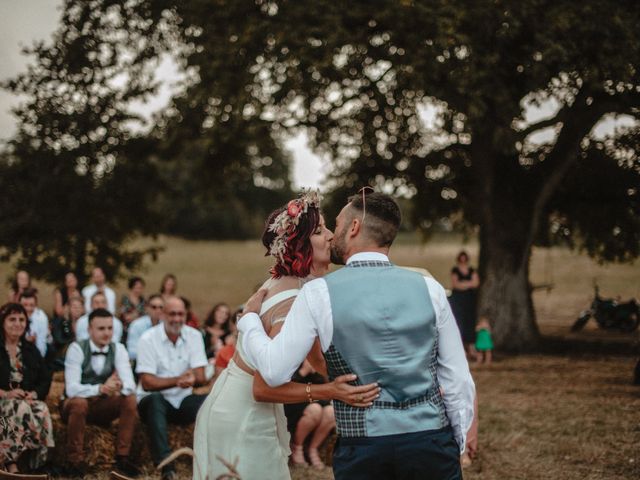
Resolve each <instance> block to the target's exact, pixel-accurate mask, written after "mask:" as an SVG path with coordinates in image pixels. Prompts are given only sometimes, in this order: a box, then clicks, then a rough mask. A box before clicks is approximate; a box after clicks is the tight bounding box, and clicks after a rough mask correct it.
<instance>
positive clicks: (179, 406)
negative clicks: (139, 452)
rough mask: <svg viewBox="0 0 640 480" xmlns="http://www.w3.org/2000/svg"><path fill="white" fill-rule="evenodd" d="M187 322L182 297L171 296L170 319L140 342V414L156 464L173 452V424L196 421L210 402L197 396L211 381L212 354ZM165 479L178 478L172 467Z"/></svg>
mask: <svg viewBox="0 0 640 480" xmlns="http://www.w3.org/2000/svg"><path fill="white" fill-rule="evenodd" d="M186 320H187V309H186V307H185V304H184V302H183V301H182V299H180V298H178V297H172V298H169V299H168V300H167V301H166V303H165V308H164V321H162V322H160V323H159V324H158V325H156V326H155V327H152V328H150V329H149V330H147V331H146V332H144V334H143V335H142V337H141V338H140V341H139V342H138V349H137V350H138V351H137V356H138V360H137V363H136V372H137V373H138V377H139V379H140V380H139V383H138V390H137V394H138V411H139V412H140V418H141V419H142V421H143V422H144V423H145V424H146V426H147V431H148V433H149V441H150V447H151V457H152V459H153V462H154V464H155V465H158V464H159V463H160V462H162V460H164V459H165V458H166V457H167V456H168V455H169V454H170V453H171V449H170V448H169V439H168V435H167V423H168V422H171V423H178V424H189V423H192V422H194V421H195V419H196V415H197V413H198V410H199V409H200V405H202V402H204V399H205V398H206V395H195V394H193V387H194V386H198V385H204V384H205V383H206V380H205V376H204V367H205V366H206V365H207V356H206V354H205V351H204V342H203V341H202V334H201V333H200V332H199V331H198V330H196V329H195V328H191V327H189V326H187V325H185V322H186ZM162 478H163V480H172V479H175V478H177V476H176V472H175V469H174V467H173V465H172V464H169V465H166V466H165V467H163V469H162Z"/></svg>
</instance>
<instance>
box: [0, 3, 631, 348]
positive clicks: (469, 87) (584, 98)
mask: <svg viewBox="0 0 640 480" xmlns="http://www.w3.org/2000/svg"><path fill="white" fill-rule="evenodd" d="M639 22H640V6H639V5H638V4H637V2H634V1H622V2H621V1H614V0H597V1H596V0H587V1H584V2H573V1H551V0H524V1H522V0H521V1H515V0H497V1H496V0H477V1H472V2H465V3H464V4H460V2H454V1H451V0H423V1H408V0H407V1H390V0H376V1H353V2H349V3H347V4H345V3H341V2H332V1H324V0H319V1H314V2H308V1H285V0H282V1H275V0H273V1H268V0H255V1H250V2H238V1H228V0H217V1H215V2H211V1H203V0H189V1H181V2H176V1H168V0H154V1H151V0H129V1H115V0H91V1H81V0H66V1H65V3H64V13H63V16H62V22H61V24H60V27H59V29H58V31H57V32H56V34H55V38H54V42H53V44H51V45H49V44H47V45H45V44H37V45H35V46H34V47H33V48H32V49H30V51H29V52H28V53H29V54H30V55H31V56H32V58H33V62H32V66H31V67H30V68H29V70H28V71H27V72H25V73H24V74H23V75H20V76H19V77H18V78H15V79H13V80H11V81H9V82H7V84H6V85H5V87H6V88H8V89H9V90H10V91H12V92H14V93H15V94H19V95H23V96H24V97H25V98H26V99H27V100H26V101H25V102H24V104H23V105H22V106H21V107H20V108H19V109H18V110H17V111H16V114H17V117H18V121H19V131H18V133H17V134H16V136H15V137H14V138H13V139H12V140H11V142H10V143H9V145H8V147H7V149H5V152H4V153H3V157H2V162H1V166H0V168H1V169H2V171H1V172H0V174H1V176H0V178H1V180H0V182H1V183H0V187H1V188H2V190H3V192H10V193H9V194H8V195H5V198H4V199H3V200H2V202H3V205H2V207H3V208H2V213H0V215H1V217H0V232H2V236H1V238H2V240H1V241H0V243H1V244H2V248H3V249H4V252H5V253H6V255H13V256H17V258H18V261H17V262H18V265H21V266H27V265H28V266H30V268H31V271H33V272H34V274H36V275H41V276H44V277H46V276H48V275H49V276H51V277H55V278H56V279H57V278H60V272H61V271H62V270H63V269H68V268H70V269H74V270H76V271H77V272H78V273H79V274H80V275H81V276H82V277H84V274H85V273H86V272H87V269H88V265H91V264H101V265H104V266H105V267H106V268H105V270H106V271H107V274H108V275H109V276H110V277H112V276H114V275H116V274H118V272H121V271H126V270H127V269H135V268H136V266H138V265H139V264H140V262H142V261H143V260H144V258H145V257H146V256H149V255H151V256H153V255H156V254H157V251H156V250H154V249H153V248H150V249H146V250H142V251H140V250H135V249H131V248H127V247H125V245H126V244H127V241H128V240H130V239H131V238H133V237H135V236H139V235H155V234H158V233H161V232H169V233H172V234H175V235H180V236H186V237H190V238H244V237H248V236H255V235H257V234H258V233H259V231H260V230H261V227H262V222H263V219H264V217H265V215H266V213H267V212H268V211H270V210H271V209H272V208H274V207H276V206H277V205H279V204H281V203H283V202H284V201H285V200H286V199H288V198H290V197H291V196H292V193H293V192H292V185H291V182H290V166H291V159H290V158H289V156H288V154H287V152H286V150H285V149H284V148H283V142H284V139H285V138H286V136H287V135H292V134H296V133H299V132H304V133H305V134H306V135H307V136H308V138H309V142H310V144H311V146H312V147H313V148H314V149H315V151H316V152H317V153H320V154H323V155H325V156H327V157H328V158H329V159H330V161H331V164H332V170H331V174H330V177H329V178H328V179H327V181H326V184H325V190H326V191H327V193H328V198H327V201H326V203H325V209H326V212H327V217H328V218H332V217H333V215H334V214H335V213H336V212H337V211H338V210H339V208H340V207H341V205H343V204H344V201H345V198H346V197H347V196H348V195H349V194H352V193H354V192H355V191H356V190H357V189H358V188H360V187H361V186H363V185H372V186H375V187H377V188H379V189H381V190H384V191H387V192H389V193H393V194H395V195H396V196H398V198H400V199H401V201H402V202H403V205H405V206H406V207H407V208H406V212H407V213H408V215H407V223H406V225H405V227H406V228H409V229H412V228H418V229H420V230H421V231H422V232H423V233H425V235H428V234H429V233H430V232H432V231H433V230H434V229H437V228H442V227H443V226H445V227H446V228H452V229H457V230H461V231H464V232H466V233H467V234H477V235H478V236H479V240H480V271H481V276H482V278H483V288H482V289H481V295H480V311H481V313H482V314H484V315H487V316H489V318H491V319H492V320H493V321H494V322H495V337H496V341H497V343H498V344H499V345H509V346H510V347H512V348H514V349H524V348H527V346H528V345H531V344H533V343H535V339H536V337H537V329H536V326H535V314H534V312H533V307H532V304H531V298H530V285H529V259H530V256H531V248H532V246H533V245H552V244H558V243H562V244H566V245H569V246H571V247H573V248H578V249H583V250H585V251H586V252H588V253H589V254H590V255H592V256H594V257H595V258H598V259H599V260H601V261H628V260H630V259H633V258H635V257H637V256H638V255H639V254H640V201H639V199H638V195H639V192H638V188H639V186H640V161H639V160H638V147H639V145H638V139H639V138H640V135H639V134H640V129H639V127H638V123H637V117H638V114H639V108H640V78H639V73H638V68H639V67H640V31H639V30H638V28H637V25H638V24H639ZM167 57H169V58H171V59H172V60H173V61H174V62H175V63H176V64H177V65H178V66H179V68H180V70H181V72H182V74H183V77H182V80H181V88H180V89H179V93H177V94H176V95H175V96H174V97H173V98H172V100H171V102H170V104H169V105H168V107H167V108H165V109H164V110H162V111H161V112H159V113H158V114H157V115H156V116H155V117H154V118H153V119H152V120H151V121H150V122H146V121H145V120H144V119H142V118H140V117H139V116H137V115H135V114H134V113H132V112H133V111H134V110H132V108H131V106H132V104H135V102H144V101H146V100H148V99H149V98H150V97H152V96H153V95H154V93H155V92H156V91H157V88H158V80H159V79H158V78H156V76H155V72H156V71H157V67H158V64H159V62H160V61H161V60H162V59H163V58H167ZM604 120H608V125H609V128H606V124H607V123H606V122H604V123H603V121H604ZM603 125H604V126H603ZM43 172H46V175H42V173H43ZM43 177H44V178H43ZM34 265H38V267H37V269H35V267H34Z"/></svg>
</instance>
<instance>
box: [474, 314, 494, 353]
mask: <svg viewBox="0 0 640 480" xmlns="http://www.w3.org/2000/svg"><path fill="white" fill-rule="evenodd" d="M476 350H477V354H476V362H477V363H485V364H487V365H491V356H492V354H491V351H492V350H493V340H492V339H491V325H490V324H489V319H488V318H486V317H480V320H479V321H478V324H477V325H476Z"/></svg>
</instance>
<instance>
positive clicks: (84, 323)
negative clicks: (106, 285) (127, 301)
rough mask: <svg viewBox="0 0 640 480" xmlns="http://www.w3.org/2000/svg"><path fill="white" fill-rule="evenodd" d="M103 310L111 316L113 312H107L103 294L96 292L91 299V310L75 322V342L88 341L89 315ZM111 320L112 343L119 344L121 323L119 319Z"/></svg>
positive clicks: (105, 299) (105, 298)
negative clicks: (100, 309)
mask: <svg viewBox="0 0 640 480" xmlns="http://www.w3.org/2000/svg"><path fill="white" fill-rule="evenodd" d="M99 308H103V309H105V310H107V311H109V312H110V313H111V315H113V312H112V311H111V310H109V308H108V305H107V297H106V295H105V294H104V293H103V292H96V293H94V294H93V296H92V297H91V308H90V309H89V310H87V313H85V314H84V315H83V316H81V317H80V318H79V319H78V321H77V322H76V340H88V339H89V315H90V314H91V312H93V311H94V310H97V309H99ZM112 318H113V341H114V342H115V343H119V342H120V340H122V330H123V327H122V322H121V321H120V319H118V318H116V317H115V316H112Z"/></svg>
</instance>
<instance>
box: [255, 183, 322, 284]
mask: <svg viewBox="0 0 640 480" xmlns="http://www.w3.org/2000/svg"><path fill="white" fill-rule="evenodd" d="M319 224H320V198H319V196H318V193H317V192H313V191H312V192H308V193H305V194H303V195H301V196H300V197H298V198H296V199H294V200H291V201H290V202H289V203H287V204H286V205H285V206H283V207H280V208H278V209H276V210H274V211H273V212H271V214H270V215H269V217H268V218H267V222H266V224H265V229H264V232H263V233H262V244H263V245H264V246H265V248H266V249H267V253H266V254H265V256H268V255H271V256H273V257H274V258H275V259H276V263H275V265H274V266H273V267H271V270H270V273H271V276H272V277H273V278H280V277H287V276H292V277H306V276H307V275H309V272H310V271H311V262H312V260H313V247H312V246H311V236H312V235H313V232H315V231H316V229H317V228H318V225H319Z"/></svg>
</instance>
